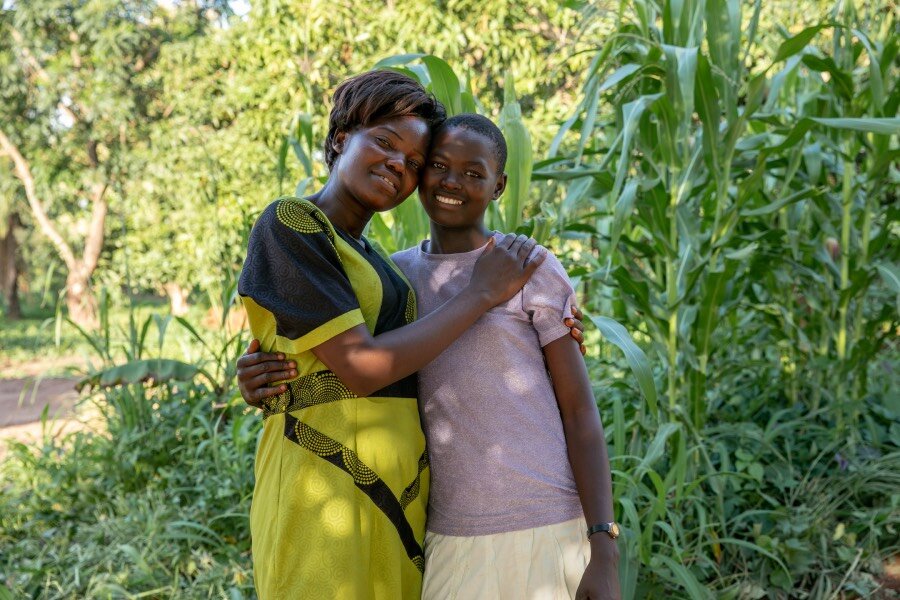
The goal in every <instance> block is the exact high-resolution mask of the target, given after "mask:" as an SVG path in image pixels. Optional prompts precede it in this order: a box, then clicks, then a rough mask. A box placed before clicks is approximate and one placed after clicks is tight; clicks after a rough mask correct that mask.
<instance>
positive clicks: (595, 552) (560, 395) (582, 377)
mask: <svg viewBox="0 0 900 600" xmlns="http://www.w3.org/2000/svg"><path fill="white" fill-rule="evenodd" d="M543 350H544V356H545V358H546V359H547V368H548V370H549V371H550V377H551V378H552V379H553V390H554V391H555V392H556V401H557V403H558V404H559V412H560V415H561V416H562V422H563V430H564V432H565V436H566V446H567V448H568V452H569V462H570V463H571V465H572V473H573V474H574V475H575V485H576V486H577V487H578V496H579V497H580V498H581V507H582V510H583V511H584V517H585V520H586V521H587V524H588V526H592V525H597V524H599V523H609V522H610V521H614V520H615V519H614V515H613V499H612V477H611V475H610V470H609V456H608V454H607V450H606V440H605V439H604V437H603V425H602V424H601V423H600V413H599V411H598V410H597V403H596V400H595V399H594V393H593V391H592V389H591V382H590V379H589V377H588V372H587V367H586V366H585V364H584V361H583V360H582V358H581V353H580V352H579V348H578V342H576V341H575V340H573V339H572V338H571V337H569V336H563V337H561V338H559V339H557V340H555V341H553V342H550V343H549V344H547V345H546V346H544V349H543ZM590 544H591V561H590V562H589V563H588V566H587V569H585V572H584V576H583V577H582V580H581V584H580V585H579V586H578V593H577V594H576V598H602V599H603V600H607V599H618V598H619V597H620V593H619V577H618V563H619V550H618V548H617V546H616V541H615V540H613V539H611V538H610V537H609V536H608V535H606V534H605V533H603V532H600V533H595V534H594V535H592V536H591V538H590Z"/></svg>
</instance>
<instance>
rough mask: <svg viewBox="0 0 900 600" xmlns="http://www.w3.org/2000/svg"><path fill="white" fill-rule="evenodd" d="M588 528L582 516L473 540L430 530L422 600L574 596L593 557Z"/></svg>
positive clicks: (561, 599) (564, 599)
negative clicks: (553, 523)
mask: <svg viewBox="0 0 900 600" xmlns="http://www.w3.org/2000/svg"><path fill="white" fill-rule="evenodd" d="M586 529H587V525H586V524H585V522H584V519H583V518H579V519H573V520H571V521H565V522H563V523H557V524H555V525H546V526H544V527H537V528H535V529H525V530H522V531H511V532H509V533H498V534H494V535H477V536H472V537H460V536H451V535H440V534H437V533H432V532H430V531H429V532H428V533H426V534H425V581H424V582H423V588H422V599H423V600H482V599H483V600H494V599H498V600H500V599H502V600H505V599H507V598H508V599H510V600H524V599H528V600H531V599H540V600H544V599H546V600H557V599H559V600H568V599H570V598H574V597H575V591H576V590H577V589H578V584H579V583H580V582H581V576H582V575H583V574H584V569H585V567H587V564H588V560H589V559H590V557H591V547H590V544H589V543H588V539H587V533H586V531H585V530H586Z"/></svg>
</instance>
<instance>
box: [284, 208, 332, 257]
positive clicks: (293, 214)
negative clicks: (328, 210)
mask: <svg viewBox="0 0 900 600" xmlns="http://www.w3.org/2000/svg"><path fill="white" fill-rule="evenodd" d="M275 215H276V216H277V217H278V220H279V221H281V222H282V223H284V224H285V225H286V226H287V227H290V228H291V229H293V230H294V231H297V232H300V233H324V234H325V235H326V236H328V239H329V240H331V245H332V246H333V245H334V233H332V231H331V227H329V226H328V221H327V220H326V219H325V217H324V216H323V215H322V213H321V211H320V210H319V208H318V207H317V206H316V205H315V204H313V203H312V202H310V201H308V200H303V199H301V198H282V199H281V200H280V201H279V202H278V206H276V207H275ZM338 258H340V256H338Z"/></svg>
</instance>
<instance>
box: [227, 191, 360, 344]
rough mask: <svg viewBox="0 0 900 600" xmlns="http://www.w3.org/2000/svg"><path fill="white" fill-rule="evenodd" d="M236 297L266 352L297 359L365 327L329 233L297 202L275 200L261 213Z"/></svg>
mask: <svg viewBox="0 0 900 600" xmlns="http://www.w3.org/2000/svg"><path fill="white" fill-rule="evenodd" d="M238 293H239V294H240V295H241V298H242V300H243V303H244V306H245V307H246V309H247V314H248V318H249V321H250V328H251V330H252V331H253V334H254V336H255V337H257V338H259V339H260V341H262V342H263V347H264V348H265V349H266V350H272V351H277V352H286V353H290V354H299V353H301V352H304V351H306V350H309V349H311V348H314V347H316V346H318V345H319V344H321V343H322V342H325V341H327V340H329V339H331V338H332V337H334V336H336V335H338V334H340V333H343V332H344V331H346V330H348V329H350V328H352V327H355V326H356V325H359V324H361V323H364V322H365V321H364V318H363V315H362V311H361V310H360V306H359V301H358V300H357V298H356V293H355V292H354V291H353V287H352V285H351V284H350V279H349V278H348V277H347V274H346V272H345V271H344V268H343V265H342V264H341V259H340V256H339V255H338V252H337V249H336V248H335V245H334V233H333V230H332V229H331V227H330V226H329V224H328V222H327V221H326V220H325V217H324V215H322V214H321V212H319V211H318V209H316V208H315V206H314V205H312V204H310V203H308V202H306V201H302V200H297V199H282V200H277V201H275V202H274V203H272V204H271V205H269V206H268V207H267V208H266V210H265V211H263V213H262V215H261V216H260V217H259V220H258V221H257V222H256V224H255V225H254V226H253V231H252V232H251V233H250V240H249V243H248V248H247V258H246V259H245V260H244V268H243V269H242V271H241V277H240V280H239V282H238ZM273 329H274V331H273ZM269 341H271V342H270V343H267V342H269ZM266 346H269V347H268V348H267V347H266Z"/></svg>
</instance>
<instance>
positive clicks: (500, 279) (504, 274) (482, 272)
mask: <svg viewBox="0 0 900 600" xmlns="http://www.w3.org/2000/svg"><path fill="white" fill-rule="evenodd" d="M535 246H537V242H536V241H534V240H533V239H531V238H530V237H528V236H525V235H519V236H516V235H515V234H513V233H508V234H506V235H505V236H504V237H503V239H502V240H500V241H499V242H496V241H495V240H494V238H493V237H492V238H491V239H489V240H488V243H487V248H485V250H484V252H483V253H482V254H481V256H479V257H478V261H477V262H476V263H475V268H474V269H473V270H472V278H471V279H470V280H469V287H470V288H471V289H472V290H473V291H474V292H476V293H477V294H479V295H480V296H481V297H483V298H484V299H485V301H486V302H489V303H490V304H489V306H496V305H498V304H500V303H501V302H505V301H506V300H509V299H510V298H512V297H513V296H514V295H515V294H516V292H518V291H519V290H520V289H522V286H523V285H525V282H526V281H528V278H529V277H531V275H532V273H534V272H535V270H536V269H537V268H538V266H540V264H541V263H542V262H544V258H546V256H547V254H546V251H544V250H542V251H541V252H540V253H538V254H537V255H536V256H535V257H534V258H532V259H531V260H529V256H530V255H531V252H532V251H533V250H534V248H535Z"/></svg>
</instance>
